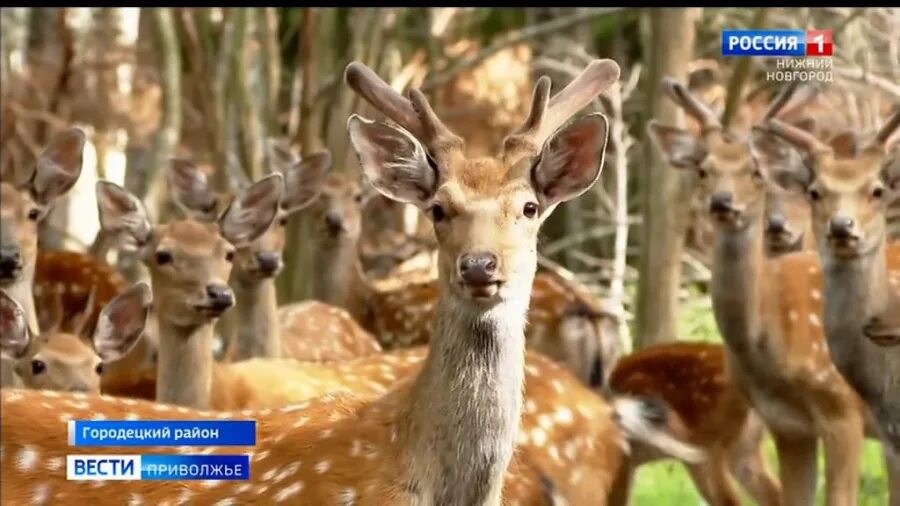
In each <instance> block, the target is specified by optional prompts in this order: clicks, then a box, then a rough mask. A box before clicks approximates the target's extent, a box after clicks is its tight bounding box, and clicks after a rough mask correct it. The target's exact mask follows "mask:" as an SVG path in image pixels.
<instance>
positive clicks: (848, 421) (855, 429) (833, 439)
mask: <svg viewBox="0 0 900 506" xmlns="http://www.w3.org/2000/svg"><path fill="white" fill-rule="evenodd" d="M823 432H824V442H825V504H828V505H833V506H839V505H855V504H856V499H857V495H858V494H859V467H860V460H861V459H862V445H863V420H862V417H860V416H856V415H854V414H849V413H848V414H847V415H846V416H844V417H842V418H840V419H837V420H830V421H829V424H828V426H827V427H826V428H825V430H824V431H823Z"/></svg>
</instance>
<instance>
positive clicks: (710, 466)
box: [687, 450, 741, 506]
mask: <svg viewBox="0 0 900 506" xmlns="http://www.w3.org/2000/svg"><path fill="white" fill-rule="evenodd" d="M687 468H688V473H690V475H691V480H693V482H694V485H695V486H696V487H697V490H698V491H699V492H700V495H702V496H703V499H704V500H705V501H706V502H707V504H710V505H713V506H740V504H741V498H740V494H739V492H738V487H737V483H736V482H735V480H734V477H733V476H732V475H731V470H730V469H729V466H728V459H727V456H726V455H725V453H724V452H722V451H719V450H716V451H714V452H710V454H708V455H707V460H706V461H704V462H703V463H701V464H692V465H688V466H687Z"/></svg>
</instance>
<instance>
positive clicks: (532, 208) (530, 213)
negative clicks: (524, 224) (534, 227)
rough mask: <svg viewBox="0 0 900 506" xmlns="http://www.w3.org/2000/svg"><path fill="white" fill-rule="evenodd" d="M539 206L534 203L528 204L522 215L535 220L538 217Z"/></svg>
mask: <svg viewBox="0 0 900 506" xmlns="http://www.w3.org/2000/svg"><path fill="white" fill-rule="evenodd" d="M537 212H538V205H537V204H535V203H534V202H528V203H526V204H525V207H524V208H523V209H522V214H524V215H525V217H526V218H534V217H535V216H537Z"/></svg>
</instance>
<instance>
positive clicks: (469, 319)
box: [0, 60, 651, 505]
mask: <svg viewBox="0 0 900 506" xmlns="http://www.w3.org/2000/svg"><path fill="white" fill-rule="evenodd" d="M617 78H618V66H617V65H616V64H615V63H614V62H612V61H611V60H598V61H595V62H592V63H591V64H590V65H589V66H588V67H587V68H586V69H585V71H584V72H583V74H582V75H581V76H580V77H579V78H578V79H576V81H574V82H573V83H572V84H570V85H569V86H568V87H567V88H565V89H564V90H563V91H562V92H560V93H559V94H558V95H556V96H555V97H554V98H553V100H552V101H550V100H548V99H549V80H548V79H546V78H543V79H541V80H539V81H538V83H537V86H536V90H535V95H534V103H533V106H532V112H531V113H530V114H529V118H528V120H527V121H526V124H525V125H524V127H523V128H522V129H521V130H520V131H518V132H516V133H514V134H513V135H511V136H510V137H509V138H508V140H507V141H506V142H505V149H504V151H503V153H502V155H501V156H499V157H497V158H477V159H469V158H466V157H465V156H464V155H463V154H462V151H461V149H462V140H461V139H459V138H458V137H455V136H452V134H451V133H450V132H449V131H447V130H446V128H445V127H443V125H442V124H441V123H440V120H439V119H437V117H436V116H435V115H434V113H433V111H432V110H431V108H430V107H429V106H428V104H427V101H426V100H425V98H424V95H422V94H421V93H420V92H418V91H417V90H413V91H411V92H410V100H409V101H408V100H407V99H405V98H404V97H402V96H401V95H399V94H398V93H396V92H394V91H393V90H391V89H390V88H389V87H388V86H387V84H386V83H384V82H383V81H381V79H380V78H378V77H377V76H376V75H375V74H374V73H373V72H372V71H370V70H369V69H368V68H366V67H364V66H362V65H361V64H359V63H352V64H350V66H348V68H347V72H346V80H347V81H348V82H349V83H350V84H351V87H353V88H354V89H355V90H356V91H357V92H359V93H360V94H361V95H362V96H363V97H364V98H366V99H367V100H369V101H370V102H373V105H376V106H379V107H378V109H379V110H381V111H382V112H385V113H390V117H391V118H392V119H394V120H395V122H396V124H393V123H387V122H382V121H369V120H365V119H362V118H360V117H358V116H351V118H350V119H349V121H348V128H349V131H350V138H351V143H352V144H353V146H354V149H355V151H356V152H357V154H358V156H359V158H360V160H361V162H362V166H363V167H364V171H365V173H366V177H367V178H368V179H369V180H370V181H371V182H372V183H373V184H374V186H375V187H376V188H377V189H378V190H379V191H380V192H382V193H384V194H385V195H386V196H388V197H390V198H393V199H397V200H400V201H412V202H415V203H416V204H418V205H419V207H420V208H421V209H423V210H427V212H428V214H429V215H430V216H431V218H432V220H433V221H434V222H435V232H436V235H437V237H438V241H439V244H440V260H441V261H440V266H441V268H440V272H441V281H442V283H441V290H442V292H441V298H440V301H439V303H438V307H439V310H438V316H437V321H436V325H437V328H438V331H437V332H436V335H435V339H434V341H433V343H432V345H431V347H430V349H429V350H428V351H427V353H426V354H425V356H424V358H423V360H422V364H421V367H420V369H419V372H418V373H417V374H415V375H413V376H412V377H410V378H409V379H408V380H407V381H404V382H402V383H400V384H397V385H395V386H394V387H393V388H392V389H391V390H390V391H389V392H387V393H386V394H384V395H382V396H352V395H347V394H343V395H331V396H328V397H324V398H320V399H317V400H314V401H310V402H309V403H304V404H299V405H294V406H289V407H285V408H282V409H278V410H268V411H259V412H248V413H245V414H243V415H242V416H250V417H253V418H255V419H256V420H257V421H258V425H259V426H258V432H257V433H258V441H259V443H258V445H257V446H256V447H255V448H254V452H255V453H254V462H256V463H257V464H256V466H258V467H257V468H256V470H255V471H254V472H253V473H252V474H251V476H252V477H251V481H250V482H249V483H244V484H239V485H237V486H235V485H231V484H228V485H226V484H223V483H221V482H217V483H212V484H210V483H194V482H190V483H185V484H182V485H180V486H179V487H178V488H176V487H172V486H171V485H169V484H158V483H156V484H155V483H152V482H133V483H130V484H128V486H127V487H123V486H119V487H115V488H113V487H110V488H109V489H108V490H105V491H104V492H105V493H106V494H108V495H106V494H105V496H107V497H109V498H110V499H112V500H117V501H118V502H123V501H126V500H131V501H132V502H153V503H161V502H163V501H174V500H182V499H184V500H190V501H194V502H197V503H202V504H214V503H215V502H216V501H220V504H222V503H224V504H228V503H241V502H248V501H255V502H265V503H277V502H286V501H291V502H301V503H311V504H330V503H344V504H346V503H356V504H361V505H365V504H419V505H426V504H447V505H463V504H465V505H470V504H484V505H488V504H489V505H499V504H501V500H502V499H505V500H507V501H510V502H512V501H517V500H520V499H521V500H522V501H523V502H527V503H529V504H534V503H536V501H535V497H534V496H533V495H531V496H529V495H518V494H521V493H522V491H523V487H519V486H517V485H518V484H519V482H521V477H522V476H524V475H525V474H528V475H530V476H532V477H533V476H535V474H534V473H533V472H532V473H525V474H523V473H522V472H521V467H520V465H522V464H525V465H527V466H528V467H529V469H531V470H533V469H535V467H536V468H537V469H539V470H540V474H542V475H546V476H548V478H549V480H550V481H551V482H552V483H554V484H555V485H556V486H557V487H558V489H559V490H558V492H559V493H560V495H561V496H562V497H565V498H566V499H567V500H568V501H569V502H571V503H572V504H582V503H585V502H594V503H601V504H602V503H603V502H605V501H604V495H605V494H604V493H603V492H604V489H605V488H606V487H605V486H604V485H605V484H607V483H609V479H610V475H611V473H615V469H616V468H617V466H618V465H620V461H621V457H622V448H621V447H618V446H617V445H618V444H620V443H622V441H621V432H620V431H619V429H618V427H617V426H616V424H615V423H612V418H613V417H612V409H611V407H610V406H609V405H608V404H606V403H604V402H602V401H601V400H600V398H599V397H597V396H594V397H593V399H596V401H595V402H594V403H593V404H588V403H587V402H585V403H584V404H581V405H579V406H580V408H579V409H577V410H573V409H571V408H567V409H565V410H558V413H559V414H558V417H549V416H548V418H547V420H546V421H541V420H538V421H537V427H536V429H535V431H534V432H533V433H532V434H529V435H528V436H529V438H528V439H529V440H534V441H535V444H536V445H538V446H542V445H544V444H546V433H545V432H544V431H543V429H541V426H542V424H549V425H550V426H559V427H561V429H562V430H565V431H569V435H570V438H569V440H570V441H572V448H573V452H574V457H575V458H581V459H582V460H581V464H582V465H583V466H591V465H592V466H593V469H596V472H594V473H592V474H590V475H586V474H582V475H580V476H577V477H576V476H574V475H570V474H572V473H567V474H566V475H562V476H556V475H554V467H553V466H551V465H549V464H547V463H546V462H545V461H543V460H542V459H543V458H544V457H543V456H544V455H549V454H548V453H546V452H540V453H536V454H532V453H530V452H529V450H528V449H527V448H530V447H526V449H524V450H523V451H521V452H520V453H517V454H516V457H515V458H513V449H514V446H515V444H516V440H517V438H518V437H520V436H519V434H520V431H519V426H520V419H521V418H522V413H523V404H524V402H523V398H522V390H523V386H525V385H524V382H525V378H526V375H528V374H527V372H526V358H525V357H526V355H533V354H531V353H527V354H526V352H525V349H524V325H525V314H526V308H527V304H528V291H527V290H523V289H522V288H523V287H526V288H527V287H529V286H530V284H531V279H530V278H531V277H532V276H533V275H534V270H535V267H536V255H535V251H534V250H535V247H536V243H537V232H538V228H539V224H540V222H541V221H543V220H544V219H546V216H547V215H548V214H549V213H550V212H551V211H552V209H553V208H554V207H555V206H556V205H557V204H559V203H560V202H562V201H565V200H569V199H572V198H575V197H576V196H578V195H579V194H581V193H583V192H584V191H586V190H587V189H588V188H590V186H591V185H592V184H593V183H594V182H595V181H596V179H597V178H598V176H599V171H600V165H601V163H600V162H601V161H602V156H603V152H604V148H605V141H606V120H605V118H604V117H603V116H600V115H589V116H586V117H582V118H579V119H577V120H574V121H571V122H568V123H567V121H568V120H569V118H570V117H571V116H573V115H574V114H575V113H576V112H577V111H579V110H580V109H581V108H582V107H584V106H585V105H586V104H587V103H588V102H589V101H590V100H592V99H593V98H594V97H595V96H596V94H597V93H599V92H600V91H601V90H602V89H603V88H604V87H605V86H608V85H609V84H610V83H611V82H612V81H614V80H615V79H617ZM413 104H414V105H413ZM426 149H427V151H426ZM429 160H430V161H429ZM535 161H537V163H534V162H535ZM437 209H441V210H440V211H438V210H437ZM442 213H446V214H442ZM227 215H228V214H226V216H227ZM154 235H160V234H154ZM488 255H493V256H492V257H490V256H488ZM207 257H209V255H207ZM207 260H209V258H207ZM486 260H492V262H491V261H486ZM224 270H227V269H224ZM151 271H152V269H151ZM153 289H154V291H155V290H157V288H156V287H154V288H153ZM161 326H162V324H161ZM161 337H162V336H161ZM535 356H536V355H535ZM365 358H366V357H364V358H363V359H365ZM537 360H538V361H543V363H544V364H545V369H546V372H547V374H543V371H540V370H537V371H536V373H537V374H536V375H535V376H534V377H535V378H536V379H537V380H549V381H550V382H549V383H546V382H542V384H543V387H544V388H545V390H541V391H540V392H539V393H536V397H535V398H536V399H544V400H548V401H549V400H551V399H552V400H553V401H557V400H560V399H564V398H565V396H566V395H567V392H577V390H578V388H579V385H578V382H577V380H575V379H574V377H572V376H571V374H569V373H567V372H566V371H564V370H563V369H562V368H560V367H558V366H555V365H554V364H553V363H551V362H550V361H548V360H546V359H542V358H540V357H539V356H538V358H537ZM528 376H531V375H528ZM566 377H568V378H570V380H569V381H568V382H565V381H563V379H564V378H566ZM554 380H555V381H557V383H553V381H554ZM526 388H528V387H526ZM580 388H582V389H584V388H585V387H580ZM554 392H555V394H556V395H554ZM36 395H37V396H39V395H41V394H39V393H38V394H31V393H27V392H4V393H3V397H2V399H3V406H2V407H3V410H4V416H3V418H2V420H0V424H2V427H0V428H2V429H3V430H2V433H3V434H4V436H5V437H6V438H7V439H5V440H4V442H3V446H4V451H3V460H2V465H0V469H2V471H3V472H4V477H5V479H6V480H8V482H9V483H5V485H6V486H4V487H3V492H2V493H3V496H4V497H3V498H4V500H5V501H12V502H16V501H18V502H21V501H22V500H25V499H26V498H30V497H32V496H33V495H34V494H35V493H36V492H39V493H41V494H53V497H56V494H62V495H63V497H71V498H76V499H77V498H78V497H85V496H86V494H93V493H95V492H96V491H95V490H93V489H92V488H91V486H90V485H89V484H87V483H76V482H71V481H66V480H65V479H64V477H63V475H62V474H63V473H61V472H59V471H60V470H57V472H55V473H47V472H45V471H40V472H37V471H38V470H37V469H36V467H37V466H36V465H35V463H36V462H38V461H40V462H44V461H46V460H48V459H57V458H59V459H61V458H62V455H64V453H63V452H75V453H79V452H81V451H83V450H82V449H78V448H71V447H67V445H66V434H65V429H64V424H61V423H59V420H58V419H57V420H51V418H53V417H51V416H48V417H37V418H38V420H37V423H38V424H39V425H40V428H39V430H36V429H38V427H37V426H36V425H35V424H34V423H33V422H34V421H35V420H34V418H35V417H34V416H33V413H34V412H33V410H31V409H30V408H32V407H33V406H34V405H40V403H37V404H35V402H34V401H36V399H37V398H38V397H35V396H36ZM74 400H75V398H73V397H72V396H71V395H69V396H64V397H61V398H55V399H54V398H47V399H46V400H45V402H49V403H50V404H51V406H58V407H59V409H60V411H62V412H63V413H65V414H67V415H69V416H80V415H82V414H83V413H86V412H87V411H90V412H92V413H97V414H102V415H104V416H122V414H125V415H128V414H130V415H131V416H137V417H141V418H160V417H167V418H176V419H177V418H181V417H187V418H207V417H210V416H213V414H211V413H206V412H202V411H193V410H188V409H185V410H184V411H185V413H179V412H178V411H177V410H175V412H174V413H172V412H170V411H166V412H163V413H160V412H159V411H156V409H157V406H154V405H151V404H146V403H141V402H139V401H128V400H118V399H111V398H107V397H99V398H97V397H93V398H87V399H86V400H85V401H84V402H83V405H79V404H78V403H76V402H72V401H74ZM82 408H83V411H82V412H79V411H78V410H79V409H82ZM164 409H165V408H164ZM169 409H171V408H169ZM524 411H525V412H526V413H527V411H528V409H527V406H525V409H524ZM623 414H624V416H623V417H622V418H623V421H626V422H625V423H630V422H627V420H629V419H631V420H634V419H635V417H634V416H629V411H628V410H623ZM641 414H642V416H640V417H638V418H639V419H640V422H641V423H638V424H636V425H638V426H640V427H643V428H644V429H646V428H647V427H649V426H651V423H650V422H649V421H647V420H646V413H643V412H642V413H641ZM224 416H226V417H230V416H234V415H229V414H225V415H224ZM588 421H590V423H585V422H588ZM573 422H576V423H575V424H573ZM576 428H577V429H576ZM538 429H539V430H538ZM111 451H116V450H115V449H112V450H111ZM230 451H234V450H233V449H232V450H230ZM23 452H24V455H25V456H26V457H28V458H26V459H25V463H26V464H27V465H21V462H22V456H23ZM35 455H37V456H39V457H40V458H39V459H34V458H33V457H34V456H35ZM564 455H565V452H563V454H560V455H558V457H559V459H562V458H563V456H564ZM547 458H551V459H552V456H549V457H547ZM565 458H568V455H565ZM572 461H574V459H573V460H572ZM459 463H465V465H459ZM524 490H525V491H526V492H531V493H532V494H534V493H539V497H540V498H544V497H545V496H546V494H545V492H544V491H535V490H534V488H528V487H524ZM504 493H505V494H504ZM514 494H515V495H514ZM504 495H505V497H504Z"/></svg>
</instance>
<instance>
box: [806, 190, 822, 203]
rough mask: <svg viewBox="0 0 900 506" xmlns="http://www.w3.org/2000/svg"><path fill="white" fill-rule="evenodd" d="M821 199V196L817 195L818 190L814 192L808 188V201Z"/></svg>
mask: <svg viewBox="0 0 900 506" xmlns="http://www.w3.org/2000/svg"><path fill="white" fill-rule="evenodd" d="M821 198H822V194H821V193H819V190H816V189H815V188H810V190H809V199H810V200H812V201H813V202H815V201H817V200H819V199H821Z"/></svg>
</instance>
